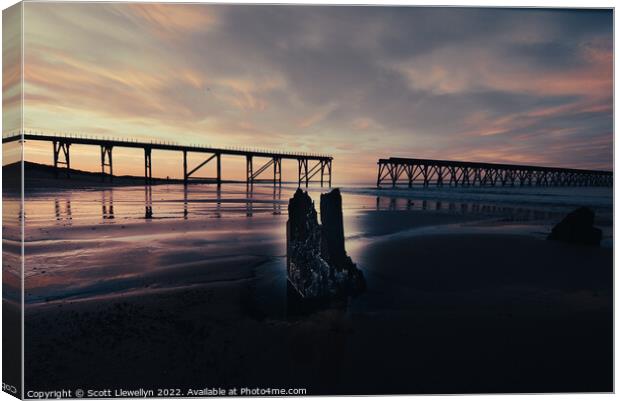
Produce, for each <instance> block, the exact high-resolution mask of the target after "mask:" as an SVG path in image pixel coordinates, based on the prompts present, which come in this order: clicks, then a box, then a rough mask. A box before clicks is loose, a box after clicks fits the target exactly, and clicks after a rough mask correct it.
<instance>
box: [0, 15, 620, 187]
mask: <svg viewBox="0 0 620 401" xmlns="http://www.w3.org/2000/svg"><path fill="white" fill-rule="evenodd" d="M24 12H25V15H24V21H25V24H24V33H25V70H24V79H25V84H24V86H25V88H24V90H25V105H24V117H25V121H24V126H25V127H26V129H32V130H37V131H38V130H43V131H46V132H55V131H59V132H75V133H83V134H90V135H96V136H110V137H133V138H138V139H163V140H173V141H176V142H178V143H180V144H192V143H203V144H212V145H221V146H255V147H260V148H273V149H286V150H300V151H317V152H326V153H330V154H332V155H333V156H334V158H335V160H334V179H335V181H336V182H362V181H366V182H369V181H370V182H372V180H373V179H375V175H376V161H377V159H378V158H381V157H389V156H402V157H425V158H441V159H455V160H471V161H488V162H514V163H531V164H539V165H553V166H566V167H580V168H602V169H611V168H612V141H613V110H612V106H613V103H612V90H613V89H612V77H613V74H612V64H613V47H612V40H613V37H612V30H613V24H612V23H613V21H612V18H613V17H612V12H611V11H610V10H597V11H593V10H590V11H570V10H542V9H538V10H525V9H512V10H511V9H475V8H473V9H463V8H441V9H440V8H434V9H433V8H414V7H410V8H403V7H391V8H386V7H324V6H321V7H319V6H260V5H254V6H250V5H204V4H194V5H185V4H135V3H134V4H123V3H106V4H103V3H98V4H76V3H64V4H54V3H26V4H25V6H24ZM15 83H16V82H10V81H9V82H8V83H7V81H6V78H5V83H4V85H5V90H6V89H7V85H8V86H10V85H11V84H15ZM72 150H73V151H74V153H73V154H72V157H73V167H75V168H79V169H93V170H97V169H98V168H99V167H98V163H99V161H98V158H99V149H98V148H95V147H90V148H89V147H79V146H75V147H74V148H72ZM78 153H79V154H78ZM114 156H115V160H114V163H115V173H117V174H141V172H142V168H143V167H142V163H143V162H142V153H140V152H138V151H131V150H126V151H125V150H120V149H118V150H115V154H114ZM26 159H27V160H33V161H40V162H45V163H50V162H51V159H52V151H51V145H50V144H49V143H45V144H43V145H37V144H35V143H28V144H27V147H26ZM194 162H198V159H197V158H196V159H195V161H192V163H194ZM227 163H228V164H227ZM227 166H230V167H228V168H227ZM241 166H242V160H241V159H239V160H238V161H233V160H232V159H231V160H228V159H225V160H224V178H226V179H231V178H240V177H242V176H243V174H244V172H243V169H242V167H241ZM294 166H295V164H294V163H293V162H291V163H290V164H286V163H285V165H284V168H285V173H286V174H285V179H288V178H294V176H295V173H294ZM181 168H182V167H181V157H180V154H172V153H166V152H159V153H155V154H154V174H155V175H158V176H165V175H170V176H179V175H180V174H181V171H182V170H181Z"/></svg>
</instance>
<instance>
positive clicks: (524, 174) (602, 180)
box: [377, 157, 613, 188]
mask: <svg viewBox="0 0 620 401" xmlns="http://www.w3.org/2000/svg"><path fill="white" fill-rule="evenodd" d="M377 164H378V165H379V169H378V170H379V171H378V174H377V188H381V186H382V185H384V184H389V185H390V186H391V187H393V188H394V187H397V186H398V185H401V184H407V186H408V187H409V188H411V187H412V186H413V185H414V184H421V185H423V186H425V187H427V186H429V185H436V186H444V185H448V186H516V185H518V186H612V185H613V172H611V171H601V170H580V169H570V168H558V167H540V166H528V165H517V164H498V163H475V162H464V161H449V160H432V159H413V158H412V159H408V158H399V157H391V158H389V159H379V161H378V163H377Z"/></svg>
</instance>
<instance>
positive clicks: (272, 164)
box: [2, 132, 333, 187]
mask: <svg viewBox="0 0 620 401" xmlns="http://www.w3.org/2000/svg"><path fill="white" fill-rule="evenodd" d="M19 140H24V141H45V142H51V143H52V145H53V152H54V168H55V169H56V171H57V174H58V173H59V172H61V170H63V169H64V170H65V171H66V174H67V176H69V175H70V173H69V172H70V170H71V145H74V144H79V145H93V146H99V147H100V150H101V176H102V179H105V178H106V177H108V178H109V179H110V180H112V178H113V163H112V160H113V157H112V155H113V149H115V148H138V149H143V150H144V179H145V182H146V183H147V184H150V183H151V182H152V179H153V159H152V157H151V154H152V150H153V149H156V150H168V151H173V152H179V153H181V154H182V157H183V180H184V182H186V183H187V182H188V181H189V180H191V179H201V180H209V181H213V182H216V183H217V184H221V182H222V156H239V157H244V158H245V160H246V182H247V184H248V185H250V184H254V183H255V182H265V181H266V182H273V184H274V185H281V184H282V161H283V160H295V161H296V162H297V167H298V168H297V172H298V174H297V176H298V185H299V186H302V185H305V186H306V187H307V186H308V184H309V183H311V182H317V183H320V184H321V186H323V185H327V186H329V187H331V184H332V161H333V157H331V156H329V155H324V154H317V153H304V152H282V151H269V150H257V149H245V148H216V147H210V146H201V145H193V146H192V145H190V146H187V145H179V144H176V143H172V142H157V141H151V142H141V141H137V140H130V139H122V138H121V139H109V138H95V137H90V136H81V135H58V134H54V135H48V134H43V133H32V132H26V133H23V134H14V135H7V136H3V137H2V143H8V142H15V141H19ZM190 153H199V154H204V155H205V160H204V161H203V162H201V163H199V164H198V165H196V166H191V167H190V166H189V165H188V154H190ZM257 160H258V161H260V163H262V164H258V165H257V166H258V168H256V169H255V168H254V166H255V162H256V161H257ZM210 162H214V163H216V176H215V177H197V176H196V173H198V172H199V170H200V169H202V168H203V167H205V166H206V165H207V164H209V163H210ZM270 168H272V171H273V176H272V177H270V178H261V174H263V173H265V172H266V171H267V170H268V169H270Z"/></svg>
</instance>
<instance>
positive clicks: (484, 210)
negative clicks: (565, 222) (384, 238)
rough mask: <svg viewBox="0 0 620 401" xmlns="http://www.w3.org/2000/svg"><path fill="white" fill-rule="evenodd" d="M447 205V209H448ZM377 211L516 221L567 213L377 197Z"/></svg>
mask: <svg viewBox="0 0 620 401" xmlns="http://www.w3.org/2000/svg"><path fill="white" fill-rule="evenodd" d="M446 204H447V209H446ZM375 206H376V210H377V211H380V210H389V211H397V210H408V211H411V210H416V209H417V210H428V211H439V212H440V211H445V210H447V211H449V212H454V213H457V212H458V213H460V214H476V215H488V216H495V217H504V218H510V219H515V220H523V221H530V220H552V219H558V218H561V217H562V216H563V215H565V214H566V213H565V211H551V210H543V209H542V208H528V207H522V206H511V205H497V204H490V203H484V202H445V201H441V200H427V199H421V200H417V201H416V200H412V199H402V198H397V197H387V196H377V197H376V202H375Z"/></svg>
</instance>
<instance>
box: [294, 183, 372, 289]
mask: <svg viewBox="0 0 620 401" xmlns="http://www.w3.org/2000/svg"><path fill="white" fill-rule="evenodd" d="M320 210H321V223H320V224H319V219H318V216H317V211H316V209H315V208H314V202H313V201H312V199H311V198H310V196H309V195H308V193H307V192H304V191H302V190H301V189H299V188H298V189H297V191H296V192H295V195H294V196H293V197H292V198H291V199H290V200H289V204H288V217H289V218H288V221H287V222H286V270H287V277H288V283H289V285H291V286H292V287H293V288H294V289H295V291H296V292H297V294H298V295H299V296H301V298H303V299H306V300H330V299H342V298H346V297H348V296H351V295H357V294H359V293H361V292H362V291H364V289H365V288H366V281H365V279H364V274H363V273H362V271H361V270H359V269H358V268H357V266H356V264H355V263H353V261H352V260H351V258H350V257H349V256H348V255H347V252H346V250H345V246H344V225H343V217H342V197H341V195H340V191H339V190H338V188H336V189H334V190H332V191H331V192H329V193H326V194H321V206H320Z"/></svg>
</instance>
